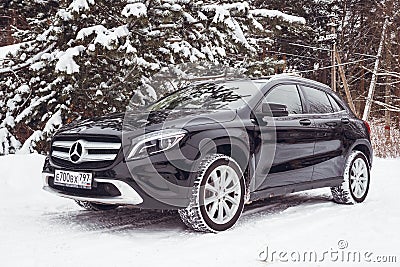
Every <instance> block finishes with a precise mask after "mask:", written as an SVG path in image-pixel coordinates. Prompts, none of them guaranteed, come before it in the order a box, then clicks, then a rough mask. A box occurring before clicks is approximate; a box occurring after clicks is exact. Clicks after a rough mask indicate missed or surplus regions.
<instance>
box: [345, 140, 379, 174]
mask: <svg viewBox="0 0 400 267" xmlns="http://www.w3.org/2000/svg"><path fill="white" fill-rule="evenodd" d="M355 150H356V151H360V152H362V153H363V154H364V155H365V156H366V157H367V160H368V164H369V166H370V167H371V166H372V161H373V152H372V147H371V143H370V142H369V141H368V140H364V139H361V140H357V141H356V142H355V143H354V144H353V145H352V147H351V149H349V152H348V155H347V157H349V156H350V154H351V152H352V151H355ZM347 157H346V158H347Z"/></svg>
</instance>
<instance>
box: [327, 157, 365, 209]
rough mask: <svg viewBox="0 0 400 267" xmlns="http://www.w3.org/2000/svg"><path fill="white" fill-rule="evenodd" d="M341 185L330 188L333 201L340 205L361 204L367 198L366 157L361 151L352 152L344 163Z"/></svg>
mask: <svg viewBox="0 0 400 267" xmlns="http://www.w3.org/2000/svg"><path fill="white" fill-rule="evenodd" d="M343 178H344V179H343V183H342V184H341V185H340V186H337V187H332V188H331V192H332V196H333V200H334V201H335V202H336V203H340V204H355V203H361V202H363V201H364V200H365V198H366V197H367V194H368V191H369V183H370V171H369V163H368V160H367V157H366V156H365V155H364V153H362V152H361V151H353V152H352V153H351V154H350V156H349V158H348V159H347V162H346V167H345V172H344V177H343Z"/></svg>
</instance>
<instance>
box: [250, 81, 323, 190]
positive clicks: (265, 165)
mask: <svg viewBox="0 0 400 267" xmlns="http://www.w3.org/2000/svg"><path fill="white" fill-rule="evenodd" d="M262 103H274V104H283V105H286V106H287V108H288V111H289V116H284V117H270V116H263V115H262V114H261V116H260V112H261V106H262ZM262 103H260V104H259V106H258V107H257V108H256V110H255V113H256V116H257V118H258V120H259V121H260V122H259V130H260V140H261V149H260V151H259V153H256V162H257V167H256V181H257V186H256V188H257V190H262V189H266V188H270V187H277V186H284V185H290V184H296V183H301V182H308V181H311V178H312V173H313V166H312V162H310V160H311V159H312V156H313V151H314V143H315V125H314V120H313V119H312V118H308V117H306V116H305V115H304V106H303V103H302V100H301V92H300V90H299V88H298V87H297V85H296V84H282V85H277V86H275V87H274V88H272V89H271V90H269V92H268V93H267V94H266V96H265V97H264V99H263V101H262ZM257 114H258V115H257ZM275 134H276V135H275ZM275 145H276V146H275ZM274 146H275V147H274ZM271 161H272V162H271ZM271 163H272V166H271Z"/></svg>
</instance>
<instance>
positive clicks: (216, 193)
mask: <svg viewBox="0 0 400 267" xmlns="http://www.w3.org/2000/svg"><path fill="white" fill-rule="evenodd" d="M199 166H200V167H199V170H198V172H197V173H196V177H195V180H194V186H193V188H192V192H191V197H190V203H189V205H188V207H187V208H186V209H181V210H179V215H180V216H181V218H182V221H183V222H184V223H185V224H186V225H187V226H189V227H190V228H192V229H194V230H196V231H202V232H214V233H216V232H220V231H225V230H227V229H229V228H231V227H232V226H233V225H234V224H235V223H236V221H237V220H238V219H239V217H240V215H241V213H242V211H243V206H244V196H245V186H244V180H243V174H242V170H241V168H240V167H239V165H238V164H237V163H236V161H235V160H233V159H232V158H230V157H228V156H226V155H222V154H213V155H208V156H206V157H205V158H204V159H203V160H202V161H201V163H200V165H199Z"/></svg>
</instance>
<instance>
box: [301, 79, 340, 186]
mask: <svg viewBox="0 0 400 267" xmlns="http://www.w3.org/2000/svg"><path fill="white" fill-rule="evenodd" d="M301 89H302V92H303V95H304V97H305V102H306V103H307V113H308V115H309V116H310V118H312V119H313V120H314V122H315V130H316V135H315V136H316V140H315V148H314V160H313V161H314V172H313V176H312V180H322V179H328V178H334V177H339V176H340V175H341V172H342V171H343V164H344V158H343V141H344V139H343V127H342V124H343V115H344V114H345V113H346V112H345V111H344V109H343V108H342V107H340V105H339V104H338V103H337V102H336V101H335V100H334V99H333V98H332V96H331V95H330V94H329V93H328V92H326V91H324V90H322V89H319V88H314V87H311V86H306V85H302V86H301Z"/></svg>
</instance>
